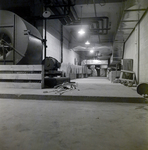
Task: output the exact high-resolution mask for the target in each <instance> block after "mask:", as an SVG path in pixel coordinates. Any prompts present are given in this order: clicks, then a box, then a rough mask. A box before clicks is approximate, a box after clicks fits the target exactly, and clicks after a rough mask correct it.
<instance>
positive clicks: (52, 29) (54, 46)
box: [43, 19, 80, 64]
mask: <svg viewBox="0 0 148 150" xmlns="http://www.w3.org/2000/svg"><path fill="white" fill-rule="evenodd" d="M43 38H44V30H43ZM69 40H70V34H69V32H68V31H67V30H66V29H65V28H64V27H63V63H66V64H68V63H70V64H74V63H75V61H74V60H75V59H76V60H78V61H80V60H79V59H80V57H79V55H77V54H76V53H75V52H74V51H73V50H70V49H69V47H68V45H69ZM47 46H48V47H47V50H46V56H47V57H48V56H51V57H54V58H56V59H57V60H58V61H59V62H61V23H60V21H59V20H57V19H56V20H47Z"/></svg>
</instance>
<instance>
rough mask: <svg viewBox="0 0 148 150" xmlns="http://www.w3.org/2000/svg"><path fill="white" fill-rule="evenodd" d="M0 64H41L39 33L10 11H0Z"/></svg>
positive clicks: (40, 38) (41, 47)
mask: <svg viewBox="0 0 148 150" xmlns="http://www.w3.org/2000/svg"><path fill="white" fill-rule="evenodd" d="M0 18H1V20H0V64H3V63H4V62H5V64H41V62H42V49H43V46H42V37H41V35H40V33H39V31H38V30H37V29H36V28H35V27H34V26H32V25H31V24H29V23H28V22H27V21H25V20H23V19H22V18H21V17H19V16H18V15H16V14H14V13H13V12H10V11H5V10H0Z"/></svg>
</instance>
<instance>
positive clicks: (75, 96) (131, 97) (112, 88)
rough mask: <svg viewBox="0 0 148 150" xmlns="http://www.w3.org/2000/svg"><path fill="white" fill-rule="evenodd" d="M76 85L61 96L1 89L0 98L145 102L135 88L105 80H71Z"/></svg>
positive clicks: (47, 89)
mask: <svg viewBox="0 0 148 150" xmlns="http://www.w3.org/2000/svg"><path fill="white" fill-rule="evenodd" d="M71 82H75V83H77V88H76V89H73V90H68V91H66V92H64V93H62V95H60V92H55V89H51V88H46V89H16V88H1V89H0V98H15V99H17V98H18V99H38V100H39V99H44V100H74V101H76V100H77V101H102V102H105V101H107V102H135V103H139V102H142V103H143V102H145V99H144V98H143V97H142V96H141V95H139V94H137V91H136V88H130V87H126V86H124V85H122V84H120V83H111V82H110V81H109V80H108V79H107V78H99V77H89V78H79V79H75V80H71Z"/></svg>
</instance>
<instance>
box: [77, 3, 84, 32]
mask: <svg viewBox="0 0 148 150" xmlns="http://www.w3.org/2000/svg"><path fill="white" fill-rule="evenodd" d="M81 18H82V6H81ZM78 33H79V34H80V35H83V34H84V33H85V31H84V30H83V29H82V22H81V29H80V30H79V31H78Z"/></svg>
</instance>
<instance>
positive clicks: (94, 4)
mask: <svg viewBox="0 0 148 150" xmlns="http://www.w3.org/2000/svg"><path fill="white" fill-rule="evenodd" d="M93 3H94V11H95V17H97V11H96V3H95V0H93Z"/></svg>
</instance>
